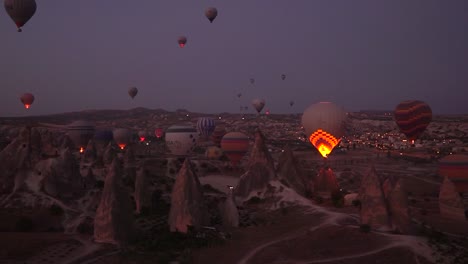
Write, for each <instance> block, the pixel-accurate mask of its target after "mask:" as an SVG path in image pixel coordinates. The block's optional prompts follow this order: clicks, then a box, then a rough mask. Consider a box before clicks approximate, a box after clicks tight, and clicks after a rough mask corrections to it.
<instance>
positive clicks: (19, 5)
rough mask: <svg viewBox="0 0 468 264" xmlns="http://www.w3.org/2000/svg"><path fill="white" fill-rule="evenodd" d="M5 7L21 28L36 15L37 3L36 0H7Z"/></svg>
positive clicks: (19, 29)
mask: <svg viewBox="0 0 468 264" xmlns="http://www.w3.org/2000/svg"><path fill="white" fill-rule="evenodd" d="M4 7H5V10H6V12H7V13H8V15H9V16H10V18H11V19H12V20H13V22H15V24H16V27H18V32H21V28H22V27H23V26H24V25H25V24H26V23H27V22H28V21H29V20H30V19H31V18H32V17H33V16H34V14H35V13H36V9H37V5H36V1H35V0H5V2H4Z"/></svg>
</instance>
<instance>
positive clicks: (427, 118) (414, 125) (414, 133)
mask: <svg viewBox="0 0 468 264" xmlns="http://www.w3.org/2000/svg"><path fill="white" fill-rule="evenodd" d="M394 115H395V122H396V124H397V125H398V127H399V128H400V131H401V132H402V133H403V134H405V136H406V138H407V139H408V140H411V142H412V144H414V140H416V139H418V138H419V136H420V135H421V134H422V133H423V132H424V130H426V128H427V126H428V125H429V124H430V123H431V121H432V110H431V107H430V106H429V105H428V104H426V103H425V102H422V101H417V100H408V101H403V102H401V103H400V104H398V105H397V107H396V108H395V111H394Z"/></svg>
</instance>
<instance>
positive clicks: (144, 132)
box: [138, 130, 148, 142]
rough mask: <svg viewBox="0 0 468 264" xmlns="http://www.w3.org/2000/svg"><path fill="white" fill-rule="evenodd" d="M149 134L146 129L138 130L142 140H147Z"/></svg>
mask: <svg viewBox="0 0 468 264" xmlns="http://www.w3.org/2000/svg"><path fill="white" fill-rule="evenodd" d="M147 136H148V133H146V130H141V131H139V132H138V137H139V138H140V142H143V141H145V139H146V137H147Z"/></svg>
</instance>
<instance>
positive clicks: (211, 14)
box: [205, 7, 218, 23]
mask: <svg viewBox="0 0 468 264" xmlns="http://www.w3.org/2000/svg"><path fill="white" fill-rule="evenodd" d="M205 16H206V18H208V20H209V21H210V23H213V20H215V18H216V17H217V16H218V9H216V8H214V7H208V8H207V9H206V10H205Z"/></svg>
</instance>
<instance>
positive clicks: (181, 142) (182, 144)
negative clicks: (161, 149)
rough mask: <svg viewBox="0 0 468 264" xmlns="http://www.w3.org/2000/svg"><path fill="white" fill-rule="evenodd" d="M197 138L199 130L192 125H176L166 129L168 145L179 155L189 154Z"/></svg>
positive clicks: (173, 152) (172, 151)
mask: <svg viewBox="0 0 468 264" xmlns="http://www.w3.org/2000/svg"><path fill="white" fill-rule="evenodd" d="M197 140H198V133H197V130H196V129H195V128H193V127H192V126H190V125H174V126H171V127H169V128H168V129H167V130H166V145H167V147H168V148H169V150H170V151H171V153H172V154H174V155H177V156H187V155H188V154H189V153H190V151H191V150H192V148H193V147H194V146H195V145H196V143H197Z"/></svg>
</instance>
